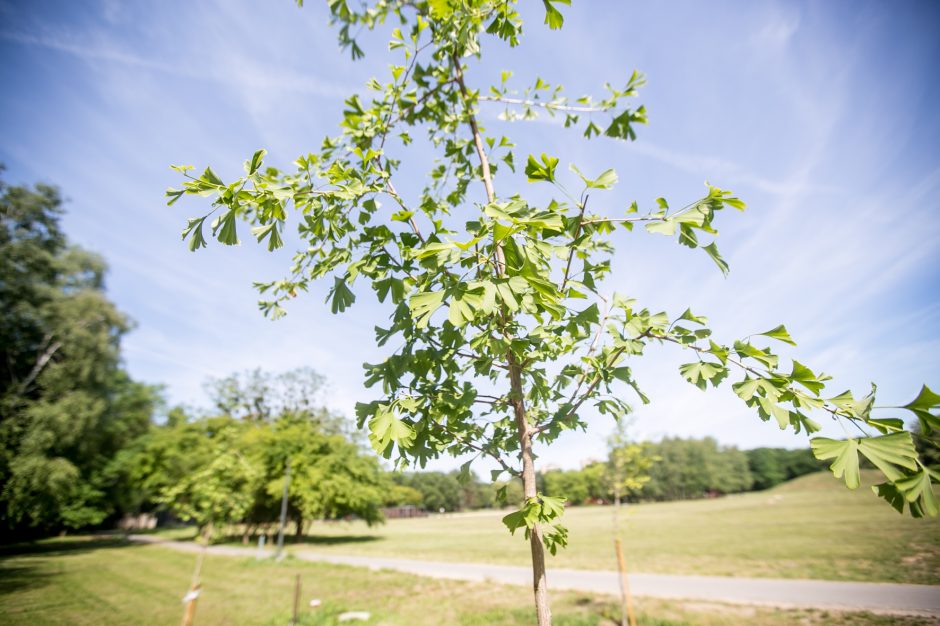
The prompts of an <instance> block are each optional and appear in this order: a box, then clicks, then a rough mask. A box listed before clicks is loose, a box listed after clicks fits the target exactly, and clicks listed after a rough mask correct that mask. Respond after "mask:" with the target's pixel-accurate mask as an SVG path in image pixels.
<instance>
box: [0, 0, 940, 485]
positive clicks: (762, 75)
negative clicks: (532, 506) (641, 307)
mask: <svg viewBox="0 0 940 626" xmlns="http://www.w3.org/2000/svg"><path fill="white" fill-rule="evenodd" d="M523 4H526V3H523ZM528 4H531V5H534V8H535V9H537V5H538V4H539V3H534V2H530V3H528ZM573 4H574V6H572V7H571V8H570V9H568V10H566V11H565V14H566V25H565V28H564V29H563V30H562V31H561V32H550V31H548V30H547V29H546V28H545V27H543V26H541V24H540V22H541V15H540V12H539V11H537V10H535V11H533V12H532V13H531V14H529V13H527V16H528V18H529V22H528V25H527V33H526V37H525V39H524V44H523V46H521V47H520V48H517V49H515V50H510V49H508V48H506V47H504V46H498V45H497V46H492V47H490V48H488V49H487V51H488V55H487V59H486V61H485V63H483V64H482V65H480V66H478V67H474V68H473V69H472V70H471V72H470V76H469V77H470V80H471V82H472V83H474V84H475V85H476V86H479V87H485V86H486V85H488V84H492V83H496V82H497V81H498V79H499V71H500V70H502V69H511V70H513V71H514V72H515V76H516V77H517V78H518V80H519V84H520V85H523V84H526V83H529V82H531V81H533V80H534V78H535V77H536V76H542V77H543V78H545V79H546V80H549V81H550V82H553V83H554V82H557V83H561V84H563V85H565V86H566V88H567V91H568V92H569V93H570V94H571V95H580V94H582V93H600V92H601V88H602V85H603V84H604V82H606V81H611V82H614V83H616V82H624V81H625V80H626V78H627V77H629V74H630V73H631V72H632V70H633V69H634V68H637V69H640V70H641V71H643V72H645V73H646V74H647V76H648V78H649V84H648V86H647V87H646V88H645V89H644V90H643V92H642V94H641V101H642V102H643V103H644V104H645V105H646V106H647V109H648V110H649V112H650V117H651V123H650V125H649V126H648V127H645V128H641V129H640V132H639V140H638V141H637V142H635V143H631V144H626V143H614V142H604V141H592V142H590V143H583V142H581V141H579V139H578V136H577V135H576V134H573V133H568V132H566V131H564V130H563V129H561V128H558V127H556V126H552V125H549V124H545V123H541V122H538V123H534V124H528V125H526V124H523V123H516V124H512V125H509V124H505V123H502V122H500V121H499V120H497V117H496V115H497V113H498V111H499V110H498V109H495V108H494V109H487V110H485V111H484V112H483V114H482V117H483V121H484V123H485V124H486V125H487V126H488V127H490V128H491V129H493V130H498V131H500V132H502V133H506V134H510V135H511V136H513V137H514V138H515V139H517V141H518V144H519V146H520V149H519V154H520V155H521V154H524V153H525V152H543V151H544V152H548V153H550V154H555V155H557V156H559V157H561V159H562V161H563V165H564V164H566V163H568V162H575V163H577V164H578V165H579V166H580V167H581V168H582V169H584V170H585V171H587V172H596V171H600V170H601V169H605V168H607V167H614V168H615V169H616V170H617V171H618V173H619V175H620V181H621V182H620V184H619V185H618V187H617V188H616V189H615V190H614V191H612V192H609V193H607V194H606V195H605V196H603V197H600V196H598V201H599V202H603V203H606V205H607V206H611V207H617V206H622V205H625V204H627V203H629V202H630V201H631V200H633V199H636V200H638V201H640V203H641V205H642V204H647V205H648V204H650V203H651V202H652V200H653V199H654V198H656V197H657V196H665V197H667V198H669V199H670V200H671V202H672V203H673V204H674V205H682V204H685V203H687V202H688V201H690V200H692V199H694V198H696V197H698V196H700V195H701V194H702V193H703V191H704V189H705V188H704V186H703V182H704V181H705V180H708V181H709V182H711V183H714V184H716V185H719V186H721V187H725V188H730V189H732V190H734V191H735V192H736V194H737V195H738V196H740V197H741V198H743V199H745V200H746V201H747V202H748V205H749V208H748V211H747V212H746V213H744V214H743V215H738V214H735V215H728V216H723V218H722V219H721V221H720V223H719V227H720V229H721V236H720V244H721V247H722V252H723V254H724V256H725V258H726V260H728V261H729V263H730V264H731V274H730V276H729V277H728V278H723V277H722V276H721V275H720V273H719V272H717V271H716V270H715V268H714V266H713V265H712V264H711V262H710V261H709V260H708V259H707V257H706V256H705V255H704V254H702V253H701V252H694V251H688V250H686V249H685V248H680V247H678V246H676V245H675V244H673V243H671V242H668V241H667V240H665V239H664V238H655V237H650V236H644V235H642V234H640V233H637V234H635V235H633V236H632V237H628V236H626V235H624V236H623V237H622V238H620V239H618V241H617V243H618V254H617V257H616V261H615V273H614V278H613V279H611V281H609V284H608V289H610V290H616V291H619V292H623V293H626V294H628V295H631V296H633V297H637V298H638V299H640V301H641V302H642V303H643V304H645V305H647V306H649V307H650V308H655V309H665V310H667V311H671V312H673V313H679V312H681V311H682V310H683V309H684V308H685V307H686V306H691V307H692V308H693V310H694V311H696V312H697V313H701V314H705V315H708V316H709V317H710V319H711V320H712V322H713V326H714V328H715V330H716V334H717V335H718V337H720V338H723V339H726V340H730V339H733V338H735V337H740V336H743V335H747V334H749V333H752V332H760V331H763V330H766V329H769V328H772V327H773V326H775V325H777V324H778V323H781V322H783V323H785V324H786V325H787V327H788V328H789V330H790V332H791V334H792V335H793V336H794V338H795V339H796V340H797V342H798V343H799V344H800V345H799V347H798V348H796V349H793V350H792V351H790V350H786V351H784V352H785V354H790V355H793V356H798V358H800V360H801V361H803V362H805V363H807V364H809V365H810V366H811V367H813V368H814V369H817V370H818V369H821V370H824V371H825V372H827V373H830V374H832V375H833V376H834V377H835V379H836V380H835V383H834V387H833V392H839V391H842V390H843V389H845V388H852V389H854V390H855V391H856V392H857V393H861V392H864V391H866V390H867V388H868V383H869V381H876V382H877V383H878V385H879V390H880V403H881V404H889V405H890V404H898V403H904V402H906V401H908V400H910V399H911V398H913V397H914V395H916V393H917V391H918V389H919V387H920V384H921V383H922V382H926V383H928V384H932V385H933V386H934V387H937V386H940V367H938V365H940V148H938V146H940V120H938V116H937V115H936V113H935V107H936V102H938V101H940V82H938V81H937V80H936V74H937V71H938V68H940V6H938V5H937V4H936V3H932V2H896V3H884V2H836V1H833V2H805V3H804V2H711V3H701V2H671V3H668V4H667V3H628V2H601V1H599V0H590V1H587V0H580V1H579V0H575V2H574V3H573ZM384 42H385V37H384V35H375V36H374V37H373V38H372V39H371V40H370V44H369V45H367V46H366V49H367V52H368V54H367V57H366V59H365V60H364V61H360V62H358V63H355V64H354V63H352V62H351V61H349V59H348V58H347V56H346V55H345V54H344V53H341V52H340V51H339V50H338V49H337V46H336V44H335V37H334V33H333V32H332V31H331V30H330V29H329V27H328V26H327V22H326V10H325V7H324V6H321V4H320V3H318V2H309V3H308V6H306V7H305V8H304V9H303V10H299V9H297V8H296V6H295V5H294V3H293V2H290V1H288V0H277V1H274V0H272V1H270V2H265V3H263V6H262V5H261V3H257V2H248V1H247V0H245V1H241V0H238V1H236V0H215V1H213V0H206V1H201V2H182V1H164V2H158V3H145V2H119V1H117V0H114V1H111V0H108V1H105V0H98V1H90V2H85V3H81V4H80V5H79V3H72V2H48V1H33V2H13V1H10V0H6V1H4V0H0V55H2V56H0V58H2V63H0V81H2V82H0V84H2V85H3V86H4V88H3V90H2V93H0V120H2V124H3V128H2V138H3V140H2V141H0V161H2V162H3V163H5V164H6V166H7V168H8V171H7V173H6V179H7V181H8V182H13V183H21V182H33V181H37V180H43V181H48V182H52V183H55V184H57V185H60V186H61V187H62V189H63V191H64V193H65V195H66V196H67V197H68V198H69V203H68V207H67V208H68V215H67V217H66V219H65V227H66V230H67V232H68V234H69V235H70V236H71V237H72V239H73V240H75V241H76V242H78V243H80V244H81V245H83V246H85V247H88V248H90V249H93V250H96V251H98V252H100V253H102V254H103V255H104V256H105V257H106V258H107V260H108V262H109V263H110V265H111V272H110V275H109V280H108V285H109V292H110V295H111V297H112V298H113V299H114V300H115V301H116V302H117V303H118V304H119V306H120V307H121V308H122V310H124V311H125V312H127V313H128V314H129V315H130V316H131V317H132V318H134V319H135V320H136V322H137V328H136V329H135V330H134V331H133V332H132V333H131V334H130V335H128V337H127V338H126V340H125V343H124V346H125V349H124V353H125V358H126V361H127V364H128V366H129V368H130V370H131V372H132V373H133V374H134V375H135V376H136V377H138V378H139V379H142V380H146V381H149V382H154V383H163V384H165V385H166V386H167V396H168V398H169V399H170V400H171V401H172V402H184V403H189V404H201V403H204V401H205V398H204V396H203V393H202V387H201V385H202V381H203V380H204V379H205V378H206V377H207V376H213V375H215V376H218V375H224V374H226V373H228V372H231V371H233V370H240V369H246V368H253V367H256V366H260V367H264V368H268V369H274V370H282V369H287V368H291V367H296V366H300V365H311V366H313V367H315V368H316V369H318V370H320V371H321V372H323V373H324V374H326V375H327V376H328V377H329V380H330V389H329V392H328V394H327V396H326V401H327V402H328V403H329V404H330V405H332V406H334V407H335V408H337V409H339V410H342V411H344V412H346V413H347V414H351V412H352V406H353V405H354V404H355V402H356V401H357V400H360V399H364V398H366V397H368V396H367V392H365V391H363V389H362V386H361V363H362V362H363V361H370V360H372V361H374V360H375V359H376V358H378V355H379V352H378V351H377V350H376V348H374V347H373V346H372V330H371V329H372V327H373V325H374V324H376V323H380V322H381V321H382V320H383V319H384V315H385V312H384V311H383V310H382V309H380V308H378V307H376V306H373V305H369V304H359V303H357V306H355V307H354V308H353V309H352V310H351V311H349V312H347V314H345V315H342V316H333V315H331V314H330V313H329V311H328V309H327V308H326V307H325V306H323V304H322V300H323V296H324V295H325V290H324V289H321V290H319V291H314V292H313V293H312V295H311V296H310V297H308V298H306V299H305V300H304V301H303V302H298V303H297V304H296V305H294V306H293V307H292V308H291V309H290V314H289V316H288V317H287V318H285V319H284V320H281V321H279V322H276V323H272V322H269V321H266V320H264V319H263V318H262V317H261V316H260V314H259V313H258V312H257V310H256V307H255V302H256V299H257V298H256V294H255V293H254V291H253V290H252V288H251V282H252V281H254V280H265V279H271V278H277V277H280V276H281V275H282V273H283V272H284V270H285V269H286V267H287V259H288V256H289V253H290V251H284V253H283V254H274V255H271V254H267V253H265V252H263V251H262V250H260V249H258V248H256V247H255V246H252V245H250V244H244V245H243V246H241V247H240V248H238V249H222V248H220V247H218V246H213V247H210V249H209V250H208V251H203V252H201V253H199V254H191V253H189V252H188V251H187V250H186V248H185V246H184V245H183V244H182V243H181V242H180V240H179V232H180V230H181V228H182V225H183V224H184V222H185V218H186V217H188V216H191V215H195V214H197V213H199V211H200V209H201V206H200V205H199V203H198V202H197V201H191V202H188V203H185V202H181V203H179V204H177V205H174V206H173V207H166V206H165V205H164V202H163V198H162V193H163V190H164V189H165V188H166V187H167V186H169V185H174V184H177V183H178V180H177V178H176V175H175V174H174V173H173V172H171V171H170V170H169V169H168V167H167V166H168V165H169V164H170V163H190V164H194V165H197V166H202V165H205V164H212V165H213V167H214V168H215V169H216V170H217V171H218V172H219V173H220V174H222V175H223V177H225V176H226V175H236V174H237V172H238V171H239V170H240V167H241V162H242V161H243V160H244V159H245V158H247V157H248V156H249V155H250V154H251V153H252V152H253V151H254V150H256V149H257V148H260V147H264V148H266V149H267V150H268V151H269V154H270V156H269V159H270V160H271V161H272V162H274V163H278V164H282V165H285V164H288V163H290V162H291V161H292V160H293V159H294V158H296V156H297V155H299V154H301V153H303V152H306V151H309V150H311V149H314V148H316V147H317V146H318V145H319V141H320V140H321V139H322V137H324V136H325V135H327V134H333V133H334V132H335V128H336V123H337V122H338V121H339V119H340V108H341V100H342V98H343V97H345V96H346V95H347V94H350V93H352V92H354V91H356V90H358V89H360V88H361V86H362V85H363V84H364V83H365V82H366V80H368V78H369V77H371V76H373V75H378V76H381V75H382V73H383V71H384V68H385V64H386V63H387V62H389V59H388V57H387V56H386V55H385V53H384ZM518 160H519V155H517V161H518ZM419 184H420V180H415V182H414V185H415V187H418V185H419ZM498 184H499V185H501V187H500V189H499V190H501V193H508V192H509V191H510V190H512V191H515V190H524V189H525V183H524V182H523V181H522V180H521V179H519V178H512V177H507V178H504V179H501V180H499V181H498ZM408 191H409V190H408V189H405V192H406V193H407V192H408ZM477 191H478V192H480V193H481V194H482V189H478V190H477ZM650 354H651V356H650V357H649V358H648V359H645V360H644V361H643V362H642V364H637V366H636V367H635V370H636V373H637V374H638V376H639V378H640V381H641V383H642V385H643V387H644V390H645V391H646V392H647V393H648V394H649V395H650V396H651V397H652V399H653V403H652V404H651V405H649V406H643V407H637V412H636V416H637V421H636V423H635V426H634V430H635V432H636V434H637V435H638V436H644V437H658V436H662V435H665V434H678V435H684V436H704V435H712V436H714V437H716V438H718V439H719V440H720V441H722V442H724V443H728V444H735V445H739V446H743V447H753V446H758V445H783V446H797V445H805V439H804V438H803V437H802V436H794V435H792V434H790V433H781V432H780V431H779V430H778V429H777V428H776V426H775V425H773V424H769V423H763V422H761V421H760V420H759V419H758V418H757V417H756V416H755V415H753V414H752V413H751V412H750V410H748V409H747V408H746V407H744V406H743V405H742V404H741V403H740V402H739V401H738V400H737V398H736V397H735V396H734V395H733V394H732V393H731V391H730V389H727V388H722V389H719V390H714V391H712V390H710V391H708V392H706V393H702V392H700V391H699V390H697V389H695V388H694V387H691V386H690V385H688V384H686V383H684V382H683V381H682V380H681V378H680V377H679V376H678V373H677V371H676V368H677V365H678V364H679V363H681V362H683V360H687V359H685V358H684V356H683V355H682V354H678V353H676V352H675V351H673V350H670V349H668V348H662V349H658V350H657V349H654V350H651V351H650ZM590 421H591V428H590V429H589V431H588V432H587V433H585V434H571V435H566V436H565V437H564V438H563V439H562V440H561V441H560V442H559V443H558V445H556V446H555V447H553V448H552V449H550V450H547V451H544V454H543V460H544V462H547V463H549V464H553V465H560V466H565V467H576V466H578V465H579V464H580V463H581V462H582V461H583V460H585V459H587V458H590V457H597V456H600V455H601V454H603V448H604V437H605V436H606V435H607V433H608V432H609V430H610V424H609V423H607V422H606V421H605V420H604V419H603V418H601V417H592V418H591V420H590ZM840 432H841V431H839V430H836V431H832V434H835V435H838V434H839V433H840ZM455 465H456V462H455V461H453V460H445V461H442V462H441V464H440V466H441V467H453V466H455Z"/></svg>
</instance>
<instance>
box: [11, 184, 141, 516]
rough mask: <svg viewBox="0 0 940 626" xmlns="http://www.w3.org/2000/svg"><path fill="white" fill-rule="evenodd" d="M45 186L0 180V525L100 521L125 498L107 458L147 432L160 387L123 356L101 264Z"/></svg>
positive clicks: (123, 326)
mask: <svg viewBox="0 0 940 626" xmlns="http://www.w3.org/2000/svg"><path fill="white" fill-rule="evenodd" d="M62 212H63V211H62V199H61V196H60V194H59V191H58V190H57V189H56V188H55V187H52V186H49V185H44V184H39V185H36V186H35V187H33V188H30V187H26V186H10V185H7V184H5V183H4V182H3V181H2V180H0V258H2V259H3V262H2V263H0V362H2V364H3V365H2V366H0V520H3V524H4V525H5V526H6V527H7V528H9V529H15V530H17V531H19V532H30V531H32V532H50V531H53V530H58V529H65V528H79V527H82V526H88V525H93V524H99V523H101V522H102V521H104V520H105V519H106V518H108V517H109V516H111V515H114V514H116V513H117V512H118V510H119V509H120V507H121V503H122V502H125V501H126V500H127V498H128V494H127V489H126V486H124V485H122V484H119V483H116V482H115V481H114V480H113V475H112V472H111V468H110V466H109V463H110V461H111V459H112V458H113V457H114V456H115V454H116V453H117V452H118V451H119V450H120V449H122V448H123V447H124V446H126V445H127V444H128V443H129V442H130V441H132V440H133V439H134V438H135V437H137V436H138V435H140V434H142V433H143V432H145V431H146V430H147V427H148V425H149V423H150V420H151V415H152V413H153V410H154V407H155V405H156V403H157V401H158V395H157V390H156V389H155V388H153V387H149V386H146V385H143V384H141V383H137V382H135V381H133V380H132V379H131V378H130V376H129V375H128V374H127V372H126V370H125V369H124V368H123V366H122V364H121V359H120V341H121V337H122V336H123V335H124V334H125V333H126V332H127V330H128V329H129V328H130V321H129V320H128V319H127V317H126V316H124V315H123V314H122V313H121V312H120V311H118V310H117V308H116V307H115V306H114V304H112V303H111V302H110V301H109V300H108V298H107V296H106V295H105V288H104V275H105V272H106V269H107V267H106V265H105V263H104V261H103V260H102V259H101V258H100V257H99V256H97V255H95V254H93V253H90V252H87V251H85V250H82V249H81V248H79V247H77V246H74V245H71V244H69V242H68V239H67V237H66V236H65V234H64V233H63V231H62V229H61V224H60V220H61V216H62Z"/></svg>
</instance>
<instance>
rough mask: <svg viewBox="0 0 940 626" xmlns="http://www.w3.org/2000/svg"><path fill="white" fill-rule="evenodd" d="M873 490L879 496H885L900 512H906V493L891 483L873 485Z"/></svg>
mask: <svg viewBox="0 0 940 626" xmlns="http://www.w3.org/2000/svg"><path fill="white" fill-rule="evenodd" d="M871 490H872V491H874V492H875V495H877V496H878V497H879V498H884V499H885V500H886V501H887V502H888V504H890V505H891V506H892V507H894V510H895V511H897V512H898V513H904V494H903V493H901V492H900V491H899V490H898V488H897V487H895V486H894V485H893V484H891V483H881V484H880V485H872V487H871Z"/></svg>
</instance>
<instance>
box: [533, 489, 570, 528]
mask: <svg viewBox="0 0 940 626" xmlns="http://www.w3.org/2000/svg"><path fill="white" fill-rule="evenodd" d="M539 498H540V499H541V500H542V511H541V521H543V522H551V521H552V520H554V519H556V518H558V517H561V516H562V515H563V514H564V512H565V501H567V499H568V498H564V497H558V498H555V497H551V496H546V495H542V494H539Z"/></svg>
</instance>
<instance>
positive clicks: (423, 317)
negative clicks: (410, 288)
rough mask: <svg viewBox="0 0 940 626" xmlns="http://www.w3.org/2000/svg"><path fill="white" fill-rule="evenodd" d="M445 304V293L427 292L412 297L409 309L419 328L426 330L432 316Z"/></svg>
mask: <svg viewBox="0 0 940 626" xmlns="http://www.w3.org/2000/svg"><path fill="white" fill-rule="evenodd" d="M443 304H444V292H443V291H425V292H421V293H416V294H415V295H413V296H411V300H409V302H408V308H409V309H410V310H411V317H412V318H413V319H414V321H415V325H416V326H417V327H418V328H426V327H427V325H428V320H430V319H431V316H432V315H433V314H434V312H435V311H437V310H438V309H439V308H441V306H442V305H443Z"/></svg>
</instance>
